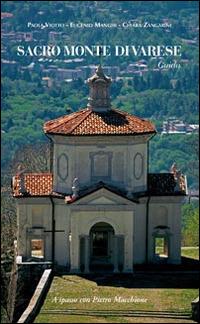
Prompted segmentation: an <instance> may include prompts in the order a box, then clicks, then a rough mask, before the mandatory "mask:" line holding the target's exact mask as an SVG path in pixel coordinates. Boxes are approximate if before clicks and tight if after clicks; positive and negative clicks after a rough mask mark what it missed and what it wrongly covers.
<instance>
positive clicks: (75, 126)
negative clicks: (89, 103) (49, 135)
mask: <svg viewBox="0 0 200 324" xmlns="http://www.w3.org/2000/svg"><path fill="white" fill-rule="evenodd" d="M86 109H88V108H86ZM85 111H86V112H87V115H86V116H83V118H81V120H80V121H79V122H78V123H77V124H76V125H74V127H72V129H71V130H70V132H69V134H70V133H72V132H73V131H74V130H75V129H76V128H77V127H78V126H79V125H80V124H81V123H82V121H83V120H84V119H86V118H87V117H88V116H89V115H90V114H91V113H92V110H91V109H88V111H87V110H85Z"/></svg>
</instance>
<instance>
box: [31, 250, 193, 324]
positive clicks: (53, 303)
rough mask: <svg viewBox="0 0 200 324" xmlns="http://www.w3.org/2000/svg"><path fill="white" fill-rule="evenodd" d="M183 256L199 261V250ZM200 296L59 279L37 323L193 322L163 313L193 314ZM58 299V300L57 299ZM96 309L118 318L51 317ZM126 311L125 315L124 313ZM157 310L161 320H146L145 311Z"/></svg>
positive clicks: (176, 291)
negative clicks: (131, 299) (132, 313)
mask: <svg viewBox="0 0 200 324" xmlns="http://www.w3.org/2000/svg"><path fill="white" fill-rule="evenodd" d="M182 251H183V253H182V255H184V256H188V257H193V258H196V259H197V258H198V252H199V251H198V248H184V249H183V250H182ZM197 295H198V289H157V288H155V289H148V288H147V289H146V288H145V289H143V288H140V289H135V288H124V287H120V284H119V286H116V285H115V286H103V285H97V283H96V282H95V281H91V280H87V279H85V278H81V277H79V276H71V275H68V276H61V277H55V278H54V280H53V283H52V285H51V288H50V290H49V292H48V295H47V298H46V300H45V302H44V305H43V307H42V309H41V311H40V314H39V315H38V316H37V318H36V319H35V323H192V322H193V321H192V320H190V319H184V318H179V319H178V318H177V319H175V318H173V317H171V318H164V317H163V318H162V312H164V311H169V312H171V315H172V314H173V312H177V313H179V312H182V314H183V315H184V314H185V315H186V314H188V313H190V311H191V301H192V300H193V299H194V298H196V297H197ZM95 296H98V297H100V298H110V299H111V302H108V300H106V302H100V301H99V300H98V301H96V300H94V297H95ZM115 296H121V297H124V298H129V297H131V296H133V297H134V298H136V297H137V298H141V299H146V302H139V303H137V302H125V303H119V302H116V300H115ZM55 297H56V298H55ZM83 297H88V298H89V299H90V302H81V298H83ZM67 298H76V299H77V300H76V301H73V302H69V300H68V299H67ZM67 309H75V310H83V311H87V310H92V311H95V310H96V311H106V312H108V311H111V312H112V311H113V312H115V311H117V313H118V315H116V316H113V314H110V315H109V314H108V315H107V316H106V315H105V314H102V316H97V315H96V314H94V315H93V316H89V314H88V316H87V315H81V314H80V315H71V314H69V315H66V314H47V313H43V312H44V311H48V310H67ZM123 311H124V312H125V314H121V316H119V314H120V312H123ZM129 311H140V312H141V314H140V316H139V317H137V316H130V317H129V316H126V312H127V314H128V312H129ZM145 311H147V312H150V311H155V312H157V314H159V313H160V316H159V317H149V315H148V317H146V316H143V314H142V313H143V312H145Z"/></svg>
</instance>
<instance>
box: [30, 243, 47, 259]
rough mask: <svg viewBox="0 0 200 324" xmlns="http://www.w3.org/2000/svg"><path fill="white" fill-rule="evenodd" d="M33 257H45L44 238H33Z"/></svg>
mask: <svg viewBox="0 0 200 324" xmlns="http://www.w3.org/2000/svg"><path fill="white" fill-rule="evenodd" d="M31 257H33V258H41V259H42V258H44V240H31Z"/></svg>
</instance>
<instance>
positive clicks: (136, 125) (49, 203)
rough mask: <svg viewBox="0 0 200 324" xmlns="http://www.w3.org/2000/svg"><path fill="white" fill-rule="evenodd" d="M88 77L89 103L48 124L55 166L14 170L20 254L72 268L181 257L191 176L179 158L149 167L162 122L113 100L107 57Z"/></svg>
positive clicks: (111, 267)
mask: <svg viewBox="0 0 200 324" xmlns="http://www.w3.org/2000/svg"><path fill="white" fill-rule="evenodd" d="M87 83H88V85H89V88H90V95H89V99H88V105H87V108H85V109H81V110H79V111H77V112H74V113H72V114H68V115H65V116H61V117H60V118H57V119H55V120H50V121H47V122H46V123H45V124H44V132H45V134H46V135H47V137H48V138H49V140H50V141H51V144H52V148H53V150H52V156H51V172H48V173H26V171H23V170H22V171H19V172H18V173H17V174H16V176H15V177H13V180H12V187H13V196H14V197H15V198H16V199H17V219H18V237H17V254H18V262H21V263H22V264H23V263H24V262H44V263H45V262H52V263H53V264H55V265H58V266H63V267H65V268H66V270H68V271H69V272H70V273H81V272H84V273H90V272H93V271H96V270H108V271H113V272H125V273H126V272H133V271H134V265H137V264H148V263H163V262H164V263H168V264H172V263H173V264H179V263H180V262H181V204H182V202H183V200H184V198H185V195H186V194H187V183H186V177H185V176H184V175H182V174H181V173H180V171H178V170H177V169H176V166H175V165H173V167H172V168H171V170H170V172H169V173H160V174H152V173H149V141H150V140H151V138H152V137H153V136H154V135H155V134H156V129H155V127H154V125H153V124H152V123H151V122H150V121H147V120H145V119H141V118H139V117H136V116H133V115H131V114H129V113H127V112H123V111H121V110H118V109H115V108H113V107H112V106H111V102H110V94H109V88H110V84H111V79H110V78H109V77H107V76H106V75H105V74H104V72H103V70H102V67H101V65H100V66H98V68H97V70H96V73H95V74H94V75H93V76H92V77H91V78H89V79H88V80H87Z"/></svg>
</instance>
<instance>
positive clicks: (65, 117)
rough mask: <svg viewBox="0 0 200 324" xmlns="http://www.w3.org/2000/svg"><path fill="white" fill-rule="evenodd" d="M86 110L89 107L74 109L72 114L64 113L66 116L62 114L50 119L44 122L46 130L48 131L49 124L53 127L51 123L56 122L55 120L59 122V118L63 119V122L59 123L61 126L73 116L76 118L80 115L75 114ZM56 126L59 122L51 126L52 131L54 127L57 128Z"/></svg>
mask: <svg viewBox="0 0 200 324" xmlns="http://www.w3.org/2000/svg"><path fill="white" fill-rule="evenodd" d="M86 110H88V108H84V109H81V110H79V111H74V112H73V113H72V114H69V115H64V117H63V115H62V116H60V117H59V118H56V119H52V120H49V121H47V122H46V123H44V126H43V129H44V131H46V127H48V126H50V127H51V124H54V123H55V122H59V120H61V122H60V124H59V126H61V125H63V124H64V123H66V122H68V121H70V120H71V119H72V118H74V117H75V118H76V117H78V116H75V115H76V114H77V113H84V112H85V111H86ZM66 119H67V120H66ZM48 123H49V125H47V124H48ZM56 127H58V125H57V124H56V125H54V126H53V127H52V128H51V131H52V130H53V129H54V128H56Z"/></svg>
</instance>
